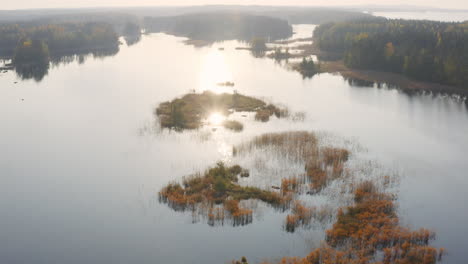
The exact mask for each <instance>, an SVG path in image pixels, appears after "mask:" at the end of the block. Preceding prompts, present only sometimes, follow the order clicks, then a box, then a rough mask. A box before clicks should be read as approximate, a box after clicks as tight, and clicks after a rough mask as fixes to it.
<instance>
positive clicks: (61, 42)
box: [0, 22, 119, 56]
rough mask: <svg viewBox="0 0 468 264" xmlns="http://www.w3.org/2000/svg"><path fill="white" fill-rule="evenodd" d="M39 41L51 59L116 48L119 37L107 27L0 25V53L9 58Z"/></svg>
mask: <svg viewBox="0 0 468 264" xmlns="http://www.w3.org/2000/svg"><path fill="white" fill-rule="evenodd" d="M28 40H35V41H42V42H43V43H44V45H46V46H47V48H48V50H49V52H50V54H51V55H57V54H62V53H64V54H67V53H74V52H78V51H80V52H86V51H93V50H96V49H111V48H112V49H115V48H118V44H119V42H118V35H117V33H116V32H115V30H114V28H113V27H112V26H111V25H110V24H107V23H102V22H91V23H63V24H41V25H32V24H30V23H22V24H17V23H8V24H3V25H1V24H0V53H1V54H4V55H7V56H8V55H12V54H13V53H14V52H15V50H18V48H19V47H20V46H21V45H23V44H24V42H25V41H28Z"/></svg>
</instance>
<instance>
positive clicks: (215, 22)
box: [143, 12, 292, 41]
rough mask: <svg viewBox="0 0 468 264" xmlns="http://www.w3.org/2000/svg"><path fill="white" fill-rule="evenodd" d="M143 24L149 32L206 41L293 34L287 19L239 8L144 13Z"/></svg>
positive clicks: (285, 36) (281, 37) (250, 38)
mask: <svg viewBox="0 0 468 264" xmlns="http://www.w3.org/2000/svg"><path fill="white" fill-rule="evenodd" d="M143 24H144V26H145V28H146V30H147V32H165V33H169V34H172V35H177V36H183V37H188V38H190V39H196V40H207V41H221V40H233V39H237V40H245V41H250V40H252V39H254V38H264V39H266V40H277V39H283V38H288V37H290V36H292V27H291V25H289V23H288V22H287V21H285V20H282V19H278V18H272V17H266V16H258V15H250V14H243V13H237V12H219V13H197V14H186V15H180V16H170V17H145V18H144V23H143Z"/></svg>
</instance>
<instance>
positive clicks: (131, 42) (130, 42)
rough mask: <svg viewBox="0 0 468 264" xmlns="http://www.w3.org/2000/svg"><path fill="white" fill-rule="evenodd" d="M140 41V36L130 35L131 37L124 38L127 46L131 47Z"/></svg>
mask: <svg viewBox="0 0 468 264" xmlns="http://www.w3.org/2000/svg"><path fill="white" fill-rule="evenodd" d="M140 40H141V35H132V36H126V37H125V42H127V46H133V45H135V44H137V43H138V42H140Z"/></svg>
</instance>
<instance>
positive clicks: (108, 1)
mask: <svg viewBox="0 0 468 264" xmlns="http://www.w3.org/2000/svg"><path fill="white" fill-rule="evenodd" d="M214 4H216V5H219V4H226V5H301V6H305V5H307V6H309V5H310V6H338V5H343V6H352V5H369V4H370V5H411V6H425V7H438V8H450V9H465V10H467V9H468V0H443V1H442V0H341V1H338V0H0V9H31V8H73V7H103V6H106V7H114V6H119V7H120V6H168V5H171V6H174V5H214Z"/></svg>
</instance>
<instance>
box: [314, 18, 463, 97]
mask: <svg viewBox="0 0 468 264" xmlns="http://www.w3.org/2000/svg"><path fill="white" fill-rule="evenodd" d="M314 36H315V38H316V40H317V43H318V46H319V47H320V49H323V50H325V51H330V52H339V53H341V54H342V56H343V59H344V62H345V64H346V66H348V67H351V68H357V69H371V70H381V71H388V72H394V73H401V74H404V75H406V76H408V77H411V78H414V79H418V80H422V81H429V82H435V83H441V84H448V85H455V86H459V87H464V88H468V45H466V43H468V23H467V22H465V23H444V22H434V21H408V20H389V19H383V18H382V19H377V18H375V19H372V20H363V21H354V22H347V23H330V24H324V25H321V26H319V27H317V28H316V30H315V33H314Z"/></svg>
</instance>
